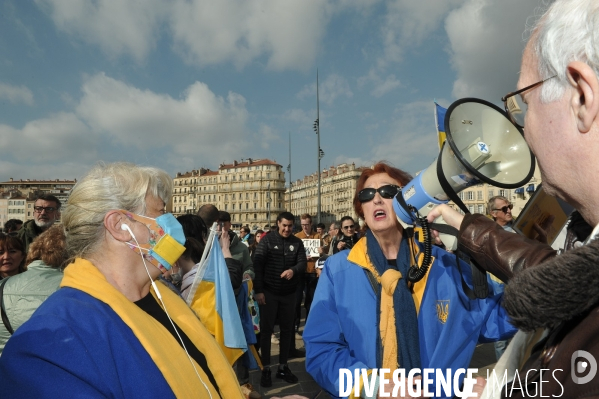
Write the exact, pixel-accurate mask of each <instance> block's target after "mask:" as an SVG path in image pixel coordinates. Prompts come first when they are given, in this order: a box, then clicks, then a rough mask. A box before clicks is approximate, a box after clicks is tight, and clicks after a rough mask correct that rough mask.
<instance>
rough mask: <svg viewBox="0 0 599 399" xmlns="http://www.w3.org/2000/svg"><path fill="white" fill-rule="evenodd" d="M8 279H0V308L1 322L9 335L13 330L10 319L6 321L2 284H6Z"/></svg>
mask: <svg viewBox="0 0 599 399" xmlns="http://www.w3.org/2000/svg"><path fill="white" fill-rule="evenodd" d="M8 279H9V277H7V278H5V279H4V280H2V283H0V309H2V310H1V312H2V323H4V327H6V330H7V331H8V332H9V333H10V335H13V334H14V333H15V330H13V329H12V326H11V325H10V321H8V315H7V314H6V310H5V309H4V285H6V282H7V281H8Z"/></svg>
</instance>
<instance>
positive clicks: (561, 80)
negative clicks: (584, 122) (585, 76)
mask: <svg viewBox="0 0 599 399" xmlns="http://www.w3.org/2000/svg"><path fill="white" fill-rule="evenodd" d="M532 40H535V42H534V43H533V47H532V49H533V51H534V54H535V56H536V58H537V62H538V73H539V76H540V77H541V79H547V78H550V77H552V76H554V75H557V77H556V78H554V79H551V80H548V81H547V82H545V83H544V84H543V86H542V88H541V97H540V98H541V101H542V102H544V103H548V102H552V101H556V100H559V99H560V98H561V97H562V96H563V94H564V90H565V88H566V87H567V86H568V85H569V83H568V79H567V77H566V67H567V65H568V63H570V62H572V61H582V62H585V63H586V64H588V65H589V66H590V67H591V68H592V69H593V70H594V71H595V74H597V76H599V52H598V51H599V3H598V2H597V1H596V0H557V1H555V2H554V3H553V4H552V5H551V7H549V9H548V10H547V12H546V13H545V14H544V15H543V17H542V18H541V19H540V20H539V22H538V24H537V26H536V29H535V32H534V34H533V38H532ZM531 83H534V82H531Z"/></svg>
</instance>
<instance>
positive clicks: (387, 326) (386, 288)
mask: <svg viewBox="0 0 599 399" xmlns="http://www.w3.org/2000/svg"><path fill="white" fill-rule="evenodd" d="M411 248H412V251H414V253H415V255H416V252H415V251H417V246H416V245H415V244H413V245H411ZM366 249H367V246H366V237H363V238H361V239H360V241H358V242H357V243H356V245H354V247H353V248H352V250H351V251H350V253H349V255H348V257H347V260H349V261H350V262H352V263H355V264H357V265H358V266H360V267H361V268H363V269H366V270H368V271H370V272H371V273H372V275H373V276H374V278H375V279H376V281H377V282H378V283H379V284H381V286H382V289H381V317H380V324H379V331H380V334H381V344H382V346H383V358H382V362H383V364H382V367H383V368H388V369H390V370H395V369H397V368H398V367H399V366H400V365H399V364H397V338H396V337H397V335H396V331H395V310H394V308H393V292H394V291H395V287H397V283H398V282H399V280H400V279H401V278H403V276H402V275H401V273H400V272H399V271H397V270H393V269H390V270H387V271H385V273H383V275H382V276H380V275H379V273H378V271H377V270H376V267H375V266H374V265H373V264H372V262H371V261H370V259H369V258H368V254H367V250H366ZM420 255H422V254H420ZM418 258H419V259H418V262H419V263H421V262H422V258H423V257H422V256H419V257H418ZM432 267H433V265H431V268H432ZM429 273H430V268H429V270H428V273H427V274H426V275H425V276H424V278H423V279H422V280H420V281H418V282H417V283H416V284H414V286H413V287H412V298H413V299H414V304H415V305H416V313H418V312H419V311H420V304H421V303H422V296H423V295H424V288H425V287H426V281H427V279H428V275H429Z"/></svg>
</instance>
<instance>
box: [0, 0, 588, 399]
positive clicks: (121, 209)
mask: <svg viewBox="0 0 599 399" xmlns="http://www.w3.org/2000/svg"><path fill="white" fill-rule="evenodd" d="M531 32H532V34H531V37H530V39H529V42H528V44H527V46H526V48H525V51H524V54H523V57H522V68H521V73H520V77H519V80H518V88H519V90H518V91H516V92H512V93H509V94H508V95H507V96H506V97H505V98H504V101H505V102H506V115H507V116H508V117H509V118H510V119H511V120H512V122H513V123H514V124H516V125H518V126H520V127H521V128H522V129H523V132H524V137H525V139H526V141H527V143H528V145H529V146H530V148H531V150H532V152H533V153H534V154H535V155H536V157H537V160H538V165H539V167H540V169H541V175H542V179H543V187H544V189H545V191H546V192H547V193H548V194H550V195H554V196H557V197H559V198H561V199H563V200H565V201H566V202H568V203H569V204H571V205H572V206H574V207H575V208H576V210H577V211H576V213H575V214H574V215H573V216H572V217H571V221H570V225H569V231H568V235H567V245H566V251H565V252H564V253H559V254H558V252H556V251H555V250H553V249H552V248H551V247H550V246H549V245H548V244H547V243H546V236H544V235H543V231H542V229H540V230H539V231H538V235H537V237H536V239H535V240H532V239H528V238H526V237H523V236H522V235H519V234H516V233H515V231H514V230H513V229H512V214H511V211H512V208H513V207H512V205H511V204H510V202H509V200H508V199H507V198H505V197H493V198H491V200H490V201H489V204H488V215H480V214H474V215H470V214H467V215H463V214H461V213H458V212H456V211H455V210H453V209H452V208H451V207H449V206H447V205H439V206H437V207H435V208H434V209H432V210H431V212H430V213H429V214H428V216H427V218H428V220H429V222H432V221H433V220H435V219H436V218H437V217H439V216H442V217H443V219H444V220H445V221H446V222H447V223H448V224H449V225H451V226H453V227H455V228H456V229H457V230H458V244H459V246H458V248H459V250H460V251H461V252H462V253H463V254H466V255H467V256H469V257H470V258H471V259H473V260H474V261H476V263H477V264H478V265H480V266H481V267H482V268H483V269H484V270H485V271H486V272H487V273H488V274H487V281H486V283H487V288H488V295H487V296H486V297H472V296H470V295H469V294H468V292H467V290H466V289H465V287H468V286H472V284H473V276H472V273H471V269H470V268H469V267H467V266H468V265H467V263H465V262H464V261H463V260H461V259H460V258H458V257H457V256H455V254H451V253H449V252H447V251H445V249H443V248H442V245H441V242H440V241H439V240H438V239H437V244H438V245H434V246H432V247H427V246H426V245H425V244H423V243H422V242H420V237H419V235H418V234H415V232H414V230H413V229H411V228H409V227H404V226H403V225H402V224H400V223H399V222H398V220H397V217H396V215H395V212H394V209H393V201H394V198H395V196H396V195H397V194H398V193H399V192H400V191H401V188H402V187H403V186H405V185H406V184H407V183H408V182H409V181H410V180H411V179H412V177H411V176H410V175H409V174H407V173H406V172H404V171H402V170H400V169H397V168H395V167H393V166H391V165H389V164H387V163H385V162H379V163H376V164H375V165H374V166H373V167H372V168H370V169H366V170H364V171H363V173H362V174H361V176H360V178H359V180H358V183H357V189H356V192H355V195H354V198H353V207H354V211H355V214H356V215H358V217H359V221H361V222H362V223H363V224H362V225H359V224H358V221H356V220H354V218H352V217H351V216H345V217H343V218H340V220H339V221H338V222H334V223H331V224H330V225H329V226H328V230H327V226H325V225H323V224H317V225H316V226H314V222H313V220H312V216H311V215H309V214H302V215H293V214H291V213H289V212H282V213H281V214H279V215H278V216H277V222H276V226H273V228H271V229H268V231H261V230H258V231H252V230H251V229H250V228H249V227H248V226H242V228H241V230H240V232H239V234H235V233H234V232H233V231H232V230H231V216H230V214H228V213H227V212H224V211H219V210H218V209H217V208H216V207H215V206H214V205H208V204H206V205H204V206H202V208H201V209H200V210H199V212H198V214H197V215H184V216H180V217H178V218H175V217H174V216H173V215H172V214H170V213H167V212H166V205H167V204H168V203H170V200H171V193H172V191H173V190H172V188H173V187H172V185H173V183H172V179H171V178H170V177H169V175H168V174H167V173H166V172H164V171H162V170H160V169H157V168H152V167H142V166H136V165H132V164H127V163H113V164H100V165H97V166H95V167H93V168H92V170H91V171H90V172H89V173H88V174H87V175H86V176H85V177H84V178H83V179H81V180H80V181H79V182H78V183H77V184H76V186H75V187H74V188H73V190H72V192H71V194H70V196H69V199H68V207H66V209H65V211H64V212H62V204H61V202H60V201H59V200H58V198H56V197H55V196H52V195H49V194H44V195H40V196H39V197H38V198H37V199H36V201H35V204H34V215H33V219H32V220H30V221H27V222H25V223H18V221H15V220H10V221H9V222H7V223H6V225H5V226H4V228H5V229H4V233H2V234H0V310H1V316H2V325H1V326H0V353H1V355H0V391H1V392H2V395H4V396H6V397H11V398H20V397H23V398H32V397H36V398H37V397H40V398H42V397H43V398H45V397H48V398H54V397H56V398H58V397H60V398H62V397H65V396H66V397H115V398H131V397H180V398H192V397H201V398H227V399H228V398H244V397H245V398H252V399H258V398H260V397H261V394H260V393H259V392H257V390H256V389H254V387H252V386H251V385H250V384H249V369H250V368H252V367H253V366H252V365H253V364H258V365H260V367H261V369H262V370H261V379H260V385H261V386H262V387H270V386H272V372H271V367H275V365H274V364H273V363H274V362H273V361H272V357H271V347H272V343H273V333H274V331H275V326H276V325H278V326H279V331H280V338H279V341H278V342H279V343H278V344H279V358H278V365H277V366H276V372H275V378H278V379H281V380H283V381H285V382H287V383H290V384H294V383H297V382H298V378H297V376H296V375H294V374H293V372H292V371H291V370H290V368H289V364H288V360H289V359H290V358H293V357H304V356H305V364H306V370H307V371H308V373H310V375H311V376H312V377H313V378H314V380H316V381H317V383H318V384H319V385H320V387H322V389H323V390H324V391H326V392H327V393H328V394H329V395H330V396H331V397H335V398H337V397H339V395H340V370H350V371H353V370H358V369H366V370H369V372H372V371H373V370H377V369H390V370H396V369H399V368H401V369H405V370H415V369H420V370H421V369H425V368H434V369H450V370H457V369H463V368H467V367H468V365H469V362H470V360H471V358H472V354H473V351H474V348H475V346H476V345H477V344H478V343H480V342H497V341H499V342H502V343H501V344H498V345H497V346H496V349H497V353H498V357H499V360H498V362H497V364H496V365H495V371H496V372H497V374H498V375H503V374H502V373H505V375H506V376H507V379H506V381H503V383H505V386H504V387H502V389H499V390H497V389H492V388H493V387H492V386H491V384H490V383H487V381H485V380H484V379H483V378H480V377H479V378H478V379H477V380H476V383H475V385H474V386H473V393H472V395H474V396H472V397H484V398H499V397H510V398H520V397H535V396H537V395H538V394H539V393H540V392H542V394H543V395H544V396H554V397H564V398H578V397H588V398H591V397H599V378H596V376H595V374H596V372H597V366H596V360H595V359H596V358H597V356H599V340H598V338H597V337H598V336H599V335H598V334H597V330H596V326H597V325H599V323H598V321H597V318H598V317H599V312H597V306H599V305H598V304H599V290H598V289H597V287H598V286H599V277H598V276H599V274H598V273H596V272H595V271H594V268H595V267H596V264H597V261H598V260H599V242H598V241H597V240H596V237H597V234H598V231H599V230H598V229H597V227H596V226H597V225H598V224H599V212H598V211H597V209H599V206H598V205H599V204H595V202H598V201H599V192H598V193H595V191H597V190H596V189H595V186H594V185H593V184H589V182H592V181H593V177H594V176H595V175H596V174H595V172H599V163H597V161H595V158H596V154H597V153H598V152H599V48H598V47H597V42H599V39H598V36H597V35H598V34H597V32H599V6H598V5H597V3H596V1H594V0H556V1H555V2H553V3H552V4H551V5H550V6H549V7H548V9H547V11H546V12H545V13H544V14H543V15H542V17H540V18H539V20H538V21H537V22H536V25H535V27H534V29H533V30H532V31H531ZM510 98H511V100H509V99H510ZM514 103H515V104H517V107H515V106H514ZM509 104H511V105H509ZM595 169H597V170H595ZM598 190H599V189H598ZM298 227H299V228H298ZM211 231H213V234H215V235H216V239H217V240H218V247H217V248H220V250H221V251H220V252H222V257H223V261H224V262H223V265H225V266H223V270H224V268H225V267H226V269H227V270H226V273H225V274H226V275H227V276H228V280H229V282H230V286H228V287H227V289H228V290H230V292H231V295H233V296H234V297H236V299H237V311H238V313H239V317H240V318H241V319H243V318H245V320H249V324H250V329H251V331H250V332H249V336H251V337H252V338H253V339H250V340H248V343H250V346H251V348H250V350H248V351H247V352H246V354H245V355H244V357H236V358H235V359H234V361H231V359H230V358H229V357H228V356H227V355H226V353H225V351H223V348H222V347H221V346H220V343H218V342H217V340H216V339H215V336H214V335H215V334H214V331H212V330H211V326H209V325H208V324H209V323H208V322H207V321H206V320H204V319H203V318H202V315H201V311H200V310H199V309H198V308H194V306H193V305H191V306H190V305H188V303H189V302H190V301H187V302H186V299H188V297H189V295H190V292H191V291H192V288H193V286H194V281H195V280H196V275H197V274H199V271H198V264H199V263H200V261H201V260H202V259H203V258H205V256H204V255H205V254H206V253H207V251H210V248H209V247H208V246H207V240H208V236H209V234H210V232H211ZM433 233H434V235H435V236H437V235H438V234H437V232H433ZM314 240H316V241H317V242H318V245H317V251H316V253H315V252H312V251H308V250H307V248H310V247H311V244H310V243H312V242H313V241H314ZM212 253H218V251H217V252H212ZM504 284H505V285H504ZM302 303H303V305H304V308H305V314H306V321H305V326H304V330H303V335H300V333H301V329H300V326H301V325H300V320H301V319H302V317H301V314H302V311H301V305H302ZM255 304H257V307H258V308H257V309H256V307H255V306H256V305H255ZM248 317H249V318H248ZM252 324H253V326H252ZM245 333H246V336H248V335H247V331H245ZM512 337H513V338H512ZM296 338H301V339H303V341H304V343H305V351H304V350H303V349H302V348H297V347H296V346H295V344H296ZM510 338H511V341H510ZM252 356H254V357H252ZM252 360H255V361H256V362H254V363H252ZM589 364H590V365H591V368H590V369H587V368H586V366H588V365H589ZM593 365H594V366H593ZM540 370H547V373H546V374H545V376H544V375H543V373H542V372H540ZM585 370H586V371H585ZM585 372H586V373H587V374H585ZM356 375H358V374H356ZM518 375H520V376H523V375H526V380H525V382H523V380H521V379H520V378H519V377H518ZM547 375H551V377H552V378H547ZM361 376H362V377H360V378H358V381H356V383H357V391H359V392H356V391H355V390H352V391H351V393H350V397H362V398H378V397H381V396H380V395H379V394H380V393H381V392H386V393H390V394H391V397H402V396H398V395H400V394H399V393H398V392H396V391H395V392H392V391H393V390H392V388H393V386H394V381H392V380H391V381H389V380H387V381H385V380H379V379H376V380H375V388H374V390H372V392H370V390H369V389H367V387H366V385H367V384H366V378H367V377H366V376H367V374H361ZM463 377H464V376H462V377H461V378H460V381H463ZM421 382H422V384H429V385H430V384H431V382H430V381H429V382H427V381H426V380H422V381H421ZM434 383H435V382H434V381H433V382H432V384H434ZM531 386H534V387H536V389H535V390H534V391H531V390H530V389H531ZM370 388H372V387H370ZM430 388H431V387H429V390H430ZM495 388H496V387H495ZM539 389H541V391H539ZM433 390H434V389H433ZM292 397H293V398H299V396H297V395H294V396H292ZM403 397H406V396H403ZM438 397H443V396H438ZM289 398H291V397H289Z"/></svg>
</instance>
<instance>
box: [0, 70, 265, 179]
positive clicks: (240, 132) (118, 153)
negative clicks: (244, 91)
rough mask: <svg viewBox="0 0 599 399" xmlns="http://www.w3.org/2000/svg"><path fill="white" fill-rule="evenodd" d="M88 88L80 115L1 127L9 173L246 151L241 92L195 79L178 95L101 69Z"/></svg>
mask: <svg viewBox="0 0 599 399" xmlns="http://www.w3.org/2000/svg"><path fill="white" fill-rule="evenodd" d="M82 92H83V96H82V98H81V100H80V101H78V103H77V105H76V107H75V112H74V113H59V114H55V115H51V116H49V117H47V118H44V119H38V120H34V121H31V122H29V123H27V124H26V125H25V126H24V127H23V128H22V129H17V128H14V127H11V126H7V125H0V158H1V159H2V161H3V162H5V166H6V169H4V170H6V171H7V173H8V172H9V171H12V170H17V171H18V169H19V168H15V166H16V165H17V164H19V161H20V162H21V165H25V166H24V168H23V171H22V172H20V173H19V174H18V175H19V176H22V175H23V173H25V172H27V171H28V170H31V171H32V172H30V174H29V175H30V176H36V177H45V176H50V175H51V174H52V173H59V172H60V171H68V170H77V171H78V172H81V171H85V170H87V169H89V167H90V166H91V165H93V164H94V163H96V162H97V161H98V160H105V161H107V162H112V161H116V160H127V161H131V162H135V163H144V164H151V165H154V166H158V167H162V168H164V169H167V170H170V171H173V170H179V171H181V170H186V168H187V170H189V169H191V168H197V167H198V166H203V165H205V166H209V167H210V166H213V165H217V164H218V163H220V162H221V161H222V159H221V157H222V156H223V154H226V157H227V158H234V157H238V156H243V155H247V154H246V153H245V152H244V150H245V149H246V147H247V145H248V143H249V142H250V140H249V139H246V134H247V133H246V122H247V119H248V112H247V110H246V108H245V99H244V98H243V97H242V96H240V95H239V94H236V93H229V94H228V95H227V97H226V98H223V97H219V96H216V95H215V94H214V93H213V92H212V91H210V89H209V88H208V87H207V86H206V85H205V84H204V83H201V82H196V83H194V84H192V85H191V86H190V87H189V88H188V89H187V90H186V91H185V92H184V93H183V95H182V98H180V99H174V98H172V97H170V96H168V95H164V94H158V93H154V92H152V91H149V90H140V89H138V88H136V87H133V86H131V85H128V84H126V83H124V82H122V81H118V80H116V79H113V78H110V77H108V76H106V75H105V74H103V73H99V74H97V75H95V76H92V77H90V78H88V79H87V80H86V81H85V83H84V84H83V87H82ZM266 128H267V127H265V129H266ZM262 133H263V134H265V133H268V131H267V130H264V129H262ZM268 138H269V139H272V137H271V136H268ZM23 160H26V162H25V164H23V163H22V162H23ZM65 165H70V166H69V167H67V166H65ZM73 165H76V167H75V166H73ZM57 176H59V175H57ZM62 176H64V174H62ZM67 177H69V176H67Z"/></svg>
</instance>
